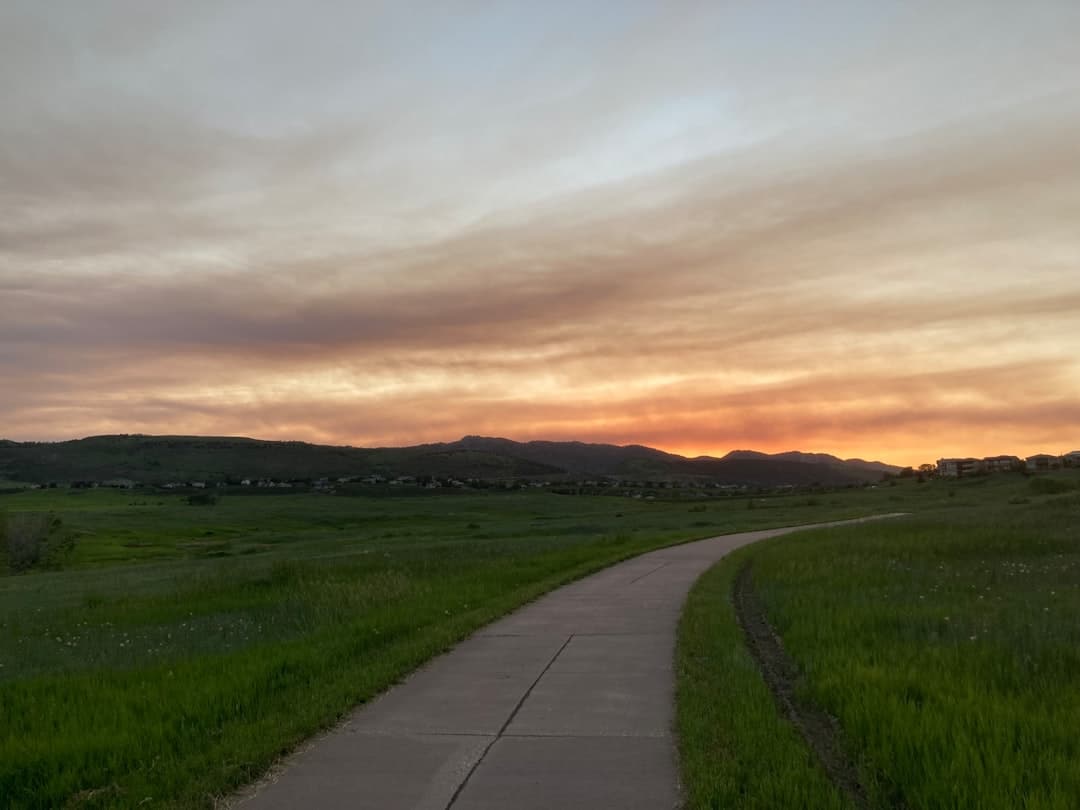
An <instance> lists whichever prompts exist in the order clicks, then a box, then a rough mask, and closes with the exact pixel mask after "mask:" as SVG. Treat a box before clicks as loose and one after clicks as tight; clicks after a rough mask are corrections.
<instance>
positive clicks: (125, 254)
mask: <svg viewBox="0 0 1080 810" xmlns="http://www.w3.org/2000/svg"><path fill="white" fill-rule="evenodd" d="M77 5H78V4H73V5H72V7H71V9H70V10H71V14H58V13H56V12H51V11H50V10H49V9H45V8H44V7H42V6H40V5H39V4H27V3H22V4H13V5H11V6H8V7H6V10H5V13H6V15H7V16H6V17H5V18H4V19H3V21H2V22H3V23H4V24H0V30H3V31H4V32H5V33H4V34H2V35H0V37H3V39H2V41H0V45H4V46H6V45H11V46H12V47H0V75H2V76H3V78H0V103H3V106H4V109H5V111H6V112H8V113H9V114H7V115H5V116H4V117H3V120H2V121H0V207H2V208H3V210H4V211H5V217H4V218H3V220H2V221H0V379H2V380H4V381H8V380H13V381H16V382H15V384H14V385H10V386H5V392H4V396H3V397H0V425H3V426H4V427H3V428H2V430H0V432H4V433H7V434H8V435H11V436H14V437H35V438H59V437H65V436H70V435H80V434H84V433H90V432H97V431H121V432H126V431H131V430H140V431H144V432H160V431H166V432H185V431H187V432H210V433H234V432H235V433H246V434H256V435H265V436H274V437H298V438H308V439H315V440H321V441H340V442H351V443H358V444H362V443H380V444H381V443H391V442H408V441H417V440H436V439H446V438H453V437H455V436H457V435H460V434H464V433H480V432H487V433H501V434H510V435H514V436H516V437H521V438H541V437H547V438H582V439H607V440H613V441H628V442H629V441H638V442H646V443H654V444H660V445H661V446H664V447H670V448H673V449H679V450H685V451H691V452H693V451H695V450H702V451H706V450H707V451H713V452H716V451H722V450H724V449H726V448H729V447H730V446H734V445H741V446H748V445H754V446H759V447H762V448H763V449H790V448H792V447H803V448H805V449H823V450H841V449H842V448H847V449H848V450H849V451H850V452H851V453H852V454H860V455H863V454H865V455H872V454H874V453H876V454H878V455H887V454H889V453H892V454H893V456H892V457H893V458H894V459H896V460H901V461H903V460H908V461H910V460H915V459H914V458H912V456H914V455H916V453H918V454H923V453H925V452H928V450H929V446H930V443H931V442H932V441H936V442H939V443H942V444H944V443H947V442H949V441H952V442H953V443H954V447H955V451H956V452H974V450H964V447H965V446H974V445H978V446H980V447H981V446H983V445H984V444H985V445H986V446H987V447H986V449H987V452H990V451H992V450H993V449H994V448H993V447H990V446H989V445H992V444H994V443H995V442H998V443H1001V444H1003V445H1008V447H1007V448H1005V449H1013V450H1022V449H1024V448H1023V447H1021V445H1023V444H1025V443H1030V442H1036V441H1037V442H1046V441H1049V439H1051V438H1053V436H1055V435H1058V436H1061V437H1063V439H1062V440H1063V441H1064V440H1065V438H1067V437H1069V436H1072V437H1074V439H1076V441H1074V442H1073V443H1076V444H1080V436H1077V426H1076V420H1075V417H1073V416H1072V415H1071V413H1072V412H1071V410H1070V407H1069V404H1070V403H1069V400H1070V399H1075V392H1076V391H1078V390H1080V361H1078V360H1077V359H1076V357H1077V353H1076V347H1077V346H1080V322H1078V321H1077V319H1076V318H1075V313H1076V312H1077V311H1080V276H1078V275H1077V273H1076V267H1077V262H1080V241H1078V239H1077V237H1076V235H1075V222H1076V221H1077V219H1078V218H1080V168H1078V167H1080V83H1077V82H1075V81H1072V82H1071V83H1070V81H1069V80H1068V76H1069V75H1080V74H1076V73H1075V72H1073V73H1072V74H1070V73H1069V71H1067V70H1065V71H1063V70H1062V68H1063V67H1067V66H1068V65H1069V64H1071V62H1070V60H1072V61H1075V58H1076V57H1075V51H1074V50H1072V51H1070V50H1069V49H1067V48H1064V47H1063V45H1062V43H1063V42H1065V41H1066V40H1068V39H1069V38H1068V37H1067V36H1066V33H1067V32H1068V30H1069V25H1070V23H1069V22H1068V21H1065V22H1061V23H1059V25H1060V30H1059V29H1057V28H1055V27H1054V26H1053V25H1051V21H1048V18H1044V17H1042V16H1040V15H1033V16H1031V17H1030V18H1029V17H1027V16H1025V17H1024V18H1023V19H1020V18H1017V19H1016V20H1014V21H1013V22H1014V23H1015V25H1016V27H1017V28H1016V30H1021V29H1022V30H1024V31H1028V30H1029V29H1030V31H1033V32H1040V35H1042V36H1043V39H1042V40H1041V41H1042V42H1043V43H1044V46H1045V47H1044V48H1043V49H1042V50H1041V51H1040V53H1039V54H1038V55H1030V58H1027V59H1023V60H1022V64H1023V66H1024V67H1023V70H1014V71H1012V73H1010V72H1009V71H1008V70H1006V69H1005V67H1002V65H1000V64H998V62H997V61H996V60H995V59H990V58H988V57H987V56H986V54H984V53H983V52H982V51H981V50H980V49H979V48H977V47H976V46H975V45H974V44H973V43H974V42H975V41H976V40H977V39H978V38H977V37H973V38H969V39H966V40H965V41H964V42H963V43H959V44H957V45H956V47H955V48H953V47H952V46H950V48H947V49H942V48H940V47H939V46H940V43H938V45H937V46H935V45H933V44H932V41H933V40H934V36H931V35H930V34H929V33H927V32H926V26H925V25H923V23H925V20H926V18H925V13H926V10H925V9H922V8H921V7H920V8H919V9H915V10H914V11H912V10H911V9H910V7H908V6H905V7H904V9H893V10H892V11H893V12H895V13H896V15H897V19H894V20H893V23H895V24H889V25H886V24H885V23H884V22H883V21H882V20H879V19H877V17H876V16H875V15H871V14H868V13H866V12H865V11H860V10H859V9H858V8H855V7H854V6H853V7H852V8H851V9H849V10H848V12H850V13H848V12H845V14H844V15H841V16H840V17H836V18H833V17H829V19H828V20H824V21H819V22H820V25H819V26H817V27H812V29H807V30H810V31H811V33H809V34H808V33H806V32H802V33H800V34H799V37H808V38H809V39H807V41H805V42H804V41H802V40H801V39H799V38H798V37H795V36H794V34H793V33H792V32H787V33H785V32H786V31H787V28H786V23H781V22H777V21H776V20H773V19H772V18H769V19H766V17H767V16H768V15H767V14H765V13H764V12H760V13H759V12H758V11H757V10H743V11H740V10H738V9H729V8H726V7H724V8H723V9H720V7H717V6H715V5H714V4H698V5H695V6H693V7H692V8H689V9H688V11H687V13H686V15H685V16H679V17H676V16H675V15H671V14H666V13H661V12H659V11H657V10H656V9H655V8H651V7H646V6H642V7H640V8H638V7H636V6H635V7H634V8H633V9H629V10H628V9H627V7H626V6H624V5H619V6H618V7H616V6H614V5H608V4H603V3H601V4H598V5H597V8H596V9H595V11H596V12H597V13H596V14H593V15H591V16H590V18H589V19H588V20H585V19H584V18H583V17H582V16H581V14H580V12H579V11H577V10H575V9H573V8H571V7H570V6H569V5H566V6H562V5H557V6H553V7H552V9H550V10H548V9H546V8H545V9H544V10H533V11H529V12H524V11H515V12H511V11H507V10H497V9H493V8H489V9H488V12H489V13H486V14H480V15H479V16H476V15H472V16H470V15H469V14H464V15H458V16H460V17H461V19H456V18H455V19H450V18H449V17H448V16H447V15H446V14H444V13H442V12H439V13H435V14H433V16H432V17H431V18H430V19H427V18H425V19H424V20H421V21H416V20H412V19H411V18H408V15H405V14H403V12H402V11H401V9H400V8H399V7H397V6H395V5H394V4H356V5H355V7H350V9H349V10H348V11H339V12H334V13H333V14H331V13H330V12H328V15H329V16H325V17H320V16H319V15H317V14H316V15H312V14H310V13H309V12H308V11H306V10H305V9H302V8H300V7H299V6H298V5H293V4H288V3H284V4H282V5H281V6H279V7H275V8H276V13H275V14H266V15H262V16H266V17H267V19H262V18H261V17H258V18H257V17H256V16H253V14H254V7H252V6H249V5H246V4H242V3H241V4H235V5H225V6H219V5H218V4H199V5H194V6H185V7H183V8H180V7H178V9H179V10H171V11H170V12H169V14H171V15H172V16H171V17H170V18H169V20H168V25H161V24H158V23H156V22H155V21H154V20H153V19H151V17H150V16H147V15H146V14H144V13H141V12H139V11H138V9H137V8H136V6H138V4H134V5H131V4H124V3H119V4H113V5H109V6H108V7H107V8H104V9H103V10H102V11H101V14H100V16H99V17H95V15H89V16H87V13H86V12H79V11H78V10H77V8H76V6H77ZM960 5H961V6H963V8H960V7H957V8H951V10H949V11H948V12H947V13H946V12H942V15H943V16H942V17H941V20H940V21H941V24H942V30H943V31H947V30H954V29H956V28H957V26H960V25H961V24H963V25H970V24H971V19H972V18H971V16H970V15H971V12H972V10H973V9H975V6H974V5H970V4H960ZM477 8H479V7H477ZM859 8H862V7H861V6H860V7H859ZM473 11H474V12H475V11H476V9H473ZM1003 13H1004V12H1003ZM1010 13H1011V12H1010ZM451 16H454V15H451ZM886 16H888V15H886ZM1014 16H1015V15H1014ZM91 18H93V19H91ZM977 19H979V20H981V19H982V18H981V17H978V18H977ZM1069 19H1071V18H1069ZM327 21H331V22H334V23H336V24H335V25H328V24H327ZM826 23H827V24H826ZM979 24H980V25H982V23H981V22H980V23H979ZM331 28H333V29H334V30H332V31H331V30H330V29H331ZM991 29H992V30H991ZM1052 29H1053V30H1052ZM935 30H936V29H935ZM980 30H981V32H982V34H983V37H984V38H983V40H981V41H984V42H985V43H987V45H986V47H987V48H990V46H991V45H993V44H994V43H997V45H996V46H995V48H997V50H994V49H993V48H991V50H994V53H996V54H998V57H1000V59H1002V60H1005V59H1006V57H1008V58H1021V57H1023V56H1025V54H1027V51H1026V50H1025V49H1024V48H1021V47H1020V46H1019V45H1016V44H1015V42H1014V39H1015V37H1011V35H1010V32H1008V31H1005V30H1003V29H1002V30H999V29H997V28H993V27H992V26H991V27H987V28H986V30H982V29H980ZM733 32H734V33H733ZM241 34H244V35H243V36H241ZM935 36H936V35H935ZM740 38H741V39H740ZM740 42H743V44H742V45H740V44H739V43H740ZM19 43H22V44H19ZM312 43H315V44H312ZM718 43H727V45H728V46H730V47H726V48H721V47H718ZM746 43H749V44H746ZM928 43H930V44H928ZM751 44H752V45H753V46H754V47H750V45H751ZM16 46H17V47H16ZM998 46H1000V47H998ZM919 48H923V51H919ZM1018 49H1019V50H1018ZM915 52H920V53H923V54H924V56H925V58H924V59H922V60H919V59H912V58H911V53H915ZM43 54H45V55H46V56H43ZM271 57H273V58H271ZM770 65H771V67H770ZM935 71H936V73H935ZM958 71H959V72H958ZM964 71H968V73H964ZM16 76H17V77H18V78H13V77H16ZM935 76H937V77H938V84H939V85H940V86H928V82H931V81H933V80H934V77H935ZM965 76H967V78H965ZM1062 77H1064V78H1062ZM965 88H970V93H965V92H961V91H963V90H964V89H965ZM991 90H992V91H993V93H991V92H990V91H991ZM980 431H981V433H980ZM927 437H930V438H927ZM965 443H968V444H967V445H965ZM1066 443H1068V442H1067V441H1066ZM864 451H865V452H864ZM870 451H874V452H873V453H872V452H870Z"/></svg>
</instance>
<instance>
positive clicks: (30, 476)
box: [0, 435, 899, 486]
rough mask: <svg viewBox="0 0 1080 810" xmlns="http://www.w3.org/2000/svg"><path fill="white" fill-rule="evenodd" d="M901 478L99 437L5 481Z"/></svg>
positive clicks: (881, 468)
mask: <svg viewBox="0 0 1080 810" xmlns="http://www.w3.org/2000/svg"><path fill="white" fill-rule="evenodd" d="M898 469H899V468H897V467H891V466H889V465H884V464H880V463H879V462H864V461H861V460H859V459H853V460H850V461H843V460H841V459H838V458H836V457H835V456H828V455H824V454H806V453H781V454H778V455H775V456H770V455H766V454H764V453H757V452H755V451H752V450H740V451H735V452H733V453H729V454H728V455H727V456H725V457H724V458H721V459H718V458H711V457H708V456H702V457H699V458H693V459H690V458H685V457H683V456H679V455H675V454H672V453H665V452H663V451H661V450H656V449H654V448H651V447H642V446H641V445H628V446H616V445H610V444H587V443H584V442H547V441H532V442H515V441H511V440H510V439H500V438H489V437H484V436H466V437H464V438H462V439H460V440H459V441H456V442H448V443H437V444H422V445H416V446H412V447H380V448H358V447H333V446H326V445H316V444H308V443H306V442H270V441H261V440H258V439H247V438H236V437H213V436H139V435H133V436H93V437H90V438H86V439H78V440H73V441H67V442H46V443H42V442H22V443H20V442H11V441H0V479H11V480H17V481H27V482H37V483H44V482H48V481H107V480H110V479H131V480H135V481H140V482H145V483H157V484H161V483H166V482H169V481H193V480H194V481H212V480H225V479H234V480H239V479H242V478H252V479H259V478H274V479H278V480H288V479H308V478H320V477H330V478H337V477H344V476H363V475H383V476H386V477H394V476H400V475H412V476H437V477H446V478H448V477H453V478H459V479H466V478H480V479H490V480H505V479H512V478H546V479H559V478H563V479H581V478H618V479H622V480H635V481H664V480H699V481H711V482H716V483H721V484H750V485H759V486H778V485H784V484H795V485H801V484H812V483H820V484H827V485H842V484H851V483H859V482H863V481H868V480H877V479H878V478H880V477H881V474H882V473H883V472H895V471H897V470H898Z"/></svg>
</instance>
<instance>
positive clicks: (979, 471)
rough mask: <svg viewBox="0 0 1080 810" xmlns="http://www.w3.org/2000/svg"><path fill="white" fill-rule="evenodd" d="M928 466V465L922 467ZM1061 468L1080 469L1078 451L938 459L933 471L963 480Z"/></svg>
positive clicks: (942, 475) (944, 476) (945, 476)
mask: <svg viewBox="0 0 1080 810" xmlns="http://www.w3.org/2000/svg"><path fill="white" fill-rule="evenodd" d="M924 466H929V465H924ZM1062 467H1080V450H1073V451H1072V452H1071V453H1064V454H1062V455H1060V456H1053V455H1050V454H1049V453H1036V454H1035V455H1033V456H1028V457H1027V458H1023V459H1022V458H1020V457H1019V456H987V457H986V458H940V459H938V462H937V467H936V468H935V469H934V470H933V472H936V473H937V474H938V475H940V476H941V477H943V478H963V477H965V476H971V475H985V474H986V473H995V472H1016V471H1021V470H1026V471H1027V472H1047V471H1049V470H1059V469H1061V468H1062Z"/></svg>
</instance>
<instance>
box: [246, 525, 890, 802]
mask: <svg viewBox="0 0 1080 810" xmlns="http://www.w3.org/2000/svg"><path fill="white" fill-rule="evenodd" d="M882 517H891V516H882ZM852 522H859V521H842V522H841V523H852ZM833 525H841V524H840V523H821V524H815V525H814V526H800V527H792V528H786V529H771V530H767V531H758V532H744V533H742V534H731V535H725V536H721V537H714V538H711V539H709V540H700V541H697V542H693V543H687V544H685V545H681V546H672V547H670V548H665V549H660V550H659V551H653V552H649V553H647V554H643V555H641V556H640V557H634V558H633V559H631V560H627V561H626V562H622V563H619V564H618V565H615V566H612V567H611V568H607V569H604V570H603V571H600V572H599V573H596V574H593V575H592V576H589V577H587V578H585V579H582V580H579V581H577V582H575V583H573V584H570V585H567V586H565V587H563V588H560V589H559V590H556V591H553V592H551V593H549V594H548V595H547V596H544V597H542V598H541V599H538V600H537V601H535V602H532V603H531V604H529V605H526V606H525V607H523V608H521V609H520V610H518V611H517V612H515V613H512V614H510V615H509V616H507V617H505V618H503V619H501V620H499V621H497V622H495V623H494V624H490V625H488V626H487V627H485V628H484V629H482V630H480V631H478V632H477V633H476V634H474V635H473V636H471V637H470V638H469V639H467V640H466V641H464V642H463V643H461V644H460V645H458V646H457V647H455V648H454V649H453V650H452V651H450V652H449V653H447V654H445V655H442V656H440V657H438V658H436V659H435V660H433V661H432V662H430V663H429V664H428V665H427V666H425V667H423V668H421V669H420V670H418V671H416V672H415V673H413V674H412V675H411V676H410V677H409V678H407V679H406V680H405V681H404V682H403V683H401V684H400V685H399V686H396V687H394V688H393V689H391V690H390V691H388V692H386V693H384V694H383V695H382V696H380V697H379V698H376V699H375V700H373V701H372V702H370V703H367V704H365V705H363V706H361V707H360V708H359V709H357V710H356V711H355V712H354V713H353V714H352V716H351V717H349V719H348V720H347V721H345V722H344V723H343V724H342V725H340V726H338V727H337V728H335V729H334V730H333V731H331V732H329V733H327V734H325V735H322V736H320V737H317V738H316V739H315V740H313V741H312V742H311V743H310V744H309V745H308V746H306V747H305V748H304V749H303V750H301V751H300V752H298V753H296V754H294V755H293V756H292V757H290V758H289V759H287V760H286V761H285V762H283V763H282V764H281V765H280V766H279V767H277V768H275V769H274V770H273V771H272V772H271V773H270V774H269V775H268V776H267V777H266V778H265V779H264V780H263V781H262V782H259V783H257V784H256V785H254V786H253V787H252V788H251V789H250V790H249V791H247V793H246V794H245V795H244V796H243V797H242V798H241V799H240V800H239V803H238V804H239V806H240V807H243V808H245V810H257V809H261V810H270V809H271V808H274V809H275V810H276V809H277V808H280V809H281V810H284V809H285V808H296V807H305V808H351V809H353V810H357V809H359V808H372V810H399V808H401V809H402V810H404V808H416V810H448V808H453V809H454V810H506V808H520V809H521V810H531V809H533V808H561V809H562V810H576V808H582V809H583V810H584V809H585V808H588V810H596V808H609V807H611V808H615V807H617V808H621V810H633V809H634V808H649V810H656V809H657V808H664V809H666V808H674V807H677V806H678V804H679V786H678V770H677V763H676V751H675V739H674V737H673V725H674V715H675V706H674V694H675V673H674V650H675V630H676V625H677V623H678V619H679V612H680V610H681V609H682V605H683V602H684V601H685V599H686V595H687V593H688V592H689V590H690V587H691V586H692V585H693V583H694V581H695V580H696V579H697V578H698V577H699V576H700V575H701V574H702V573H704V571H705V570H706V569H707V568H709V566H711V565H712V564H713V563H715V562H716V561H717V560H719V559H720V558H721V557H723V556H724V555H725V554H727V553H728V552H729V551H731V550H733V549H735V548H738V547H739V546H743V545H746V544H747V543H752V542H754V541H756V540H763V539H765V538H766V537H774V536H776V535H779V534H786V533H788V532H792V531H797V530H798V529H806V528H817V527H820V526H833Z"/></svg>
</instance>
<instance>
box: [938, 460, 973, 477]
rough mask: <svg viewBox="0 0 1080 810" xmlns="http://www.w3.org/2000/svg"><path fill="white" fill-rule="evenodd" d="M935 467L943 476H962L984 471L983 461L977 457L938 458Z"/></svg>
mask: <svg viewBox="0 0 1080 810" xmlns="http://www.w3.org/2000/svg"><path fill="white" fill-rule="evenodd" d="M937 469H938V475H940V476H942V477H943V478H963V477H964V476H965V475H975V474H976V473H981V472H983V471H984V467H983V462H982V461H980V460H979V459H977V458H939V459H938V463H937Z"/></svg>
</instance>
